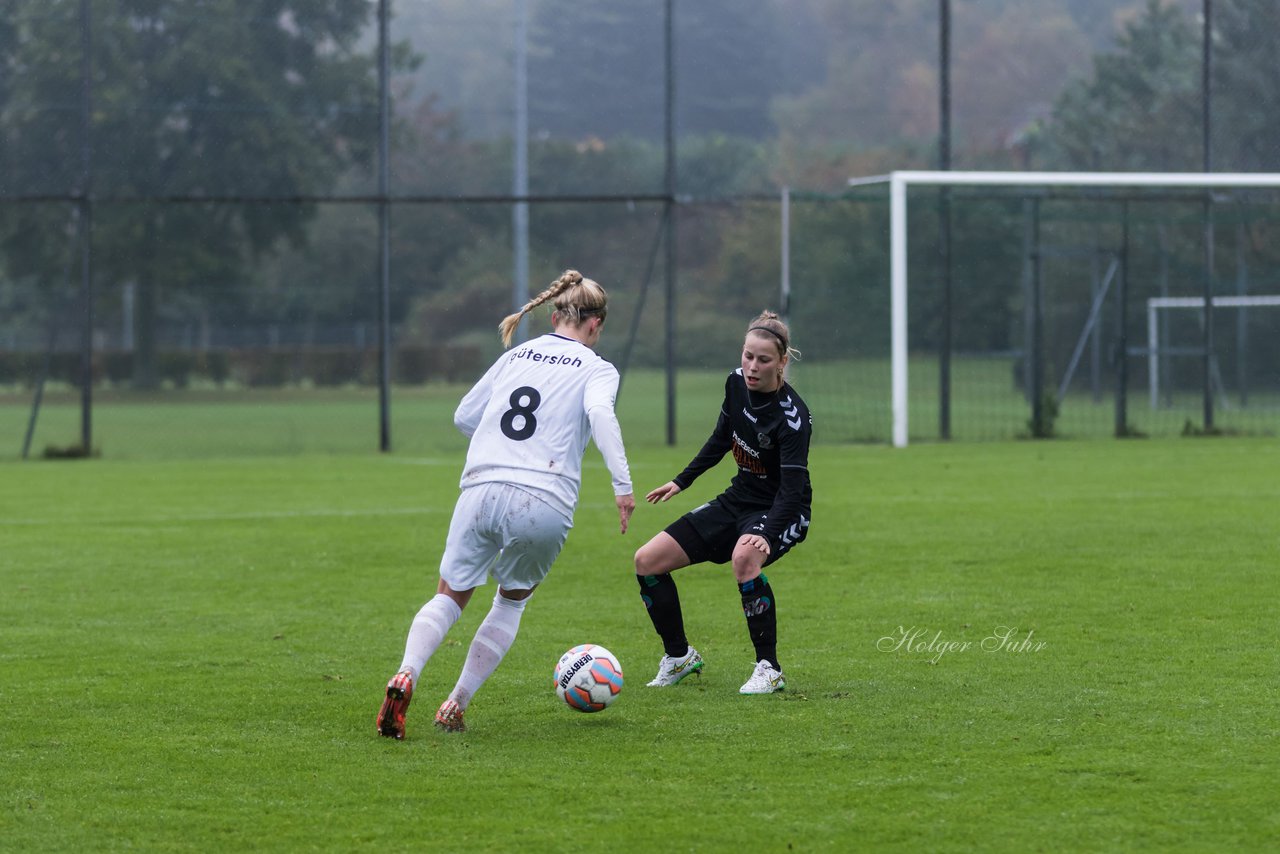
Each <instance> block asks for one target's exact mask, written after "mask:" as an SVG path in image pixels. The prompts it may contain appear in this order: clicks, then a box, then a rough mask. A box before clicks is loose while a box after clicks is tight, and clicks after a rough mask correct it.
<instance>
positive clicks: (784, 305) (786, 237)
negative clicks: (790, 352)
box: [778, 185, 791, 323]
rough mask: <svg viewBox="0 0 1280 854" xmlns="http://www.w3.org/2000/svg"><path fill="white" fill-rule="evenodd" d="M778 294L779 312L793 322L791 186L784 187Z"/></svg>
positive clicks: (785, 319) (785, 318)
mask: <svg viewBox="0 0 1280 854" xmlns="http://www.w3.org/2000/svg"><path fill="white" fill-rule="evenodd" d="M779 287H780V292H779V294H778V313H779V314H781V315H782V319H783V320H784V321H786V322H788V323H790V322H791V188H790V187H788V186H786V185H783V187H782V281H781V284H780V286H779Z"/></svg>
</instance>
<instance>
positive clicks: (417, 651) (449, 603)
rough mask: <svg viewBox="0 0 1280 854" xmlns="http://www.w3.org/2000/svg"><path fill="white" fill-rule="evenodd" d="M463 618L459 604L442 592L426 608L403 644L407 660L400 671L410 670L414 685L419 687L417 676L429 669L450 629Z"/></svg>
mask: <svg viewBox="0 0 1280 854" xmlns="http://www.w3.org/2000/svg"><path fill="white" fill-rule="evenodd" d="M460 616H462V609H461V608H459V607H458V603H457V602H455V601H453V600H452V599H450V598H449V597H448V596H446V595H444V594H443V593H437V594H436V595H435V596H434V597H433V598H432V599H431V600H430V601H428V602H427V604H425V605H423V606H422V608H421V609H420V610H419V611H418V614H417V616H415V617H414V618H413V625H411V626H409V637H408V639H407V640H406V641H405V643H404V661H403V662H401V664H400V670H401V671H404V670H408V671H409V673H410V674H411V675H412V676H413V684H414V685H417V684H418V674H420V673H421V672H422V668H423V667H425V666H426V664H427V659H429V658H430V657H431V656H432V655H433V654H434V653H435V651H436V650H437V649H439V648H440V643H441V641H443V640H444V636H445V635H446V634H448V632H449V629H450V628H451V627H452V626H453V624H454V623H456V622H457V621H458V617H460Z"/></svg>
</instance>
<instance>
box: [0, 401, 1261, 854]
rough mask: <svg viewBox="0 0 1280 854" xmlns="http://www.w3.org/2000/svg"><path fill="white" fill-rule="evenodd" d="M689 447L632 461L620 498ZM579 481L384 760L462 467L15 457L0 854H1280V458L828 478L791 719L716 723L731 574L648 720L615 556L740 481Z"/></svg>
mask: <svg viewBox="0 0 1280 854" xmlns="http://www.w3.org/2000/svg"><path fill="white" fill-rule="evenodd" d="M625 427H626V425H625V423H624V428H625ZM700 438H701V437H700V436H697V437H690V440H689V444H688V445H687V446H682V447H681V448H678V449H667V448H664V447H662V446H661V445H657V444H652V443H649V444H646V443H645V442H640V441H637V442H633V443H632V445H633V447H632V451H631V456H632V465H633V473H634V476H635V479H636V483H637V487H638V489H639V490H647V489H649V488H652V487H653V486H656V485H658V484H659V483H661V482H663V481H665V480H666V479H668V478H669V477H670V476H671V475H672V474H673V473H674V472H675V471H676V470H678V468H679V467H680V466H681V465H683V463H684V462H685V460H686V459H687V458H688V456H689V455H690V454H691V453H692V451H693V450H694V447H695V444H696V442H697V441H698V440H700ZM587 460H588V466H587V469H586V472H585V487H584V491H583V499H582V504H581V507H580V509H579V512H578V517H577V524H576V527H575V529H574V531H573V532H572V534H571V535H570V538H569V542H568V545H567V546H566V549H565V552H564V554H563V556H562V558H561V560H560V561H559V563H558V564H557V566H556V568H555V570H554V571H553V573H552V575H551V577H550V578H549V580H548V582H547V584H546V585H545V586H544V588H543V589H541V590H540V591H539V592H538V593H537V594H536V595H535V597H534V598H533V600H532V602H531V604H530V606H529V609H528V611H527V612H526V614H525V618H524V622H523V625H522V628H521V633H520V636H519V638H518V639H517V641H516V644H515V646H514V648H513V649H512V651H511V653H510V655H509V656H508V658H507V660H506V661H505V662H504V663H503V665H502V666H501V668H499V670H498V672H497V673H496V674H495V675H494V677H493V678H492V679H491V680H490V681H489V682H488V683H487V684H486V685H485V686H484V688H483V690H482V691H481V692H480V693H479V694H478V695H477V698H476V700H475V702H474V703H473V705H472V708H471V710H470V711H469V712H468V724H469V726H470V730H469V731H468V732H467V733H465V734H463V735H446V734H443V733H439V732H437V731H435V730H434V729H433V728H432V727H431V726H430V725H429V721H430V717H431V713H432V712H433V711H434V709H435V706H436V705H437V704H438V703H439V701H440V700H441V699H442V698H443V697H444V696H445V695H446V693H447V692H448V690H449V688H450V687H451V686H452V684H453V681H454V679H455V678H456V675H457V672H458V669H459V667H460V665H461V662H462V659H463V657H464V655H465V650H466V644H467V642H468V641H469V639H470V636H471V633H472V632H473V630H474V628H475V627H476V625H477V624H478V622H479V620H480V619H481V618H482V616H483V614H484V612H485V610H486V608H487V605H488V599H489V598H490V596H491V593H490V592H482V593H480V594H477V597H476V600H475V601H474V602H473V603H472V605H471V607H470V608H469V609H468V610H467V612H466V613H464V615H463V618H462V620H461V622H460V623H459V624H458V625H457V626H455V628H454V630H453V632H452V633H451V635H450V638H449V641H448V642H447V645H446V646H444V647H443V648H442V649H441V651H440V652H439V653H438V655H437V656H436V657H435V658H434V659H433V660H432V662H431V663H430V664H429V665H428V670H427V672H426V675H425V677H424V679H423V681H422V683H421V685H420V687H419V690H418V694H417V698H416V700H415V704H414V706H413V708H411V709H410V715H409V737H408V739H407V740H406V741H404V742H401V743H397V742H393V741H389V740H386V739H382V738H378V737H376V736H375V735H374V729H373V718H374V714H375V712H376V710H377V707H378V703H379V699H380V695H381V692H382V689H383V686H384V684H385V682H386V680H387V678H388V677H389V676H390V675H391V673H392V671H393V670H394V668H395V666H396V665H397V664H398V663H399V660H400V655H401V651H402V648H403V641H404V636H405V632H406V630H407V628H408V624H409V621H410V619H411V618H412V615H413V614H414V612H415V611H416V609H417V608H418V606H419V605H420V604H421V602H422V601H424V600H425V598H427V597H428V596H429V595H430V591H431V590H432V589H433V587H434V583H435V577H436V576H435V573H436V564H437V561H438V559H439V554H440V548H441V545H442V542H443V535H444V530H445V526H446V524H447V521H448V518H449V513H450V511H451V508H452V505H453V501H454V497H455V495H456V491H457V477H458V472H459V469H460V466H461V456H460V455H459V454H458V452H457V451H456V450H454V451H449V452H448V453H441V454H438V455H431V454H427V453H423V454H414V453H408V452H398V453H396V454H392V455H389V456H381V457H380V456H375V455H373V454H369V453H365V454H359V453H350V454H335V455H321V454H309V453H303V454H291V455H283V456H271V455H263V456H246V457H240V458H220V459H202V460H195V461H193V460H180V459H129V460H113V459H110V458H104V459H100V460H91V461H81V462H32V463H26V464H19V463H13V462H5V463H0V482H3V484H4V488H3V490H0V543H2V545H0V590H2V591H3V595H0V709H2V710H3V721H4V725H3V727H0V769H2V770H0V849H3V850H5V851H69V850H106V851H110V850H123V849H131V850H145V851H233V850H234V851H295V850H325V851H374V850H376V851H387V850H424V851H433V852H452V851H457V852H470V851H517V850H519V851H562V850H565V849H577V848H590V849H602V848H603V849H605V850H616V851H651V850H661V851H668V850H673V851H675V850H679V851H685V850H688V851H734V850H736V851H747V850H749V851H841V852H843V851H851V850H868V849H869V850H900V851H942V850H960V851H963V850H972V851H993V850H1010V851H1012V850H1018V851H1026V850H1043V851H1061V850H1143V849H1146V850H1155V851H1172V850H1186V851H1222V850H1264V849H1271V850H1274V848H1275V846H1276V845H1277V844H1280V807H1278V806H1277V800H1276V797H1275V791H1276V783H1277V780H1278V779H1280V778H1278V777H1277V772H1276V768H1277V767H1280V750H1278V749H1277V743H1276V738H1277V736H1276V733H1277V731H1280V708H1278V707H1277V704H1276V688H1275V685H1276V676H1277V673H1280V657H1278V655H1277V651H1276V644H1275V643H1274V639H1275V616H1276V590H1277V585H1276V578H1275V574H1276V568H1277V564H1276V555H1277V546H1280V514H1277V512H1276V508H1277V506H1280V480H1278V479H1277V477H1276V473H1277V471H1278V470H1280V469H1278V467H1277V452H1276V448H1275V444H1274V442H1273V441H1271V440H1265V439H1245V438H1214V439H1168V440H1147V441H1127V442H1120V441H1093V442H1068V441H1053V442H1038V443H1033V442H1014V443H1001V444H971V445H965V444H956V445H949V446H947V445H919V446H913V447H911V448H909V449H906V450H901V451H895V450H892V449H889V448H886V447H882V446H845V447H839V446H823V447H819V448H817V449H815V452H814V455H813V461H812V462H813V470H814V482H815V489H816V494H817V501H816V504H815V508H814V523H813V528H812V533H811V536H810V538H809V540H808V541H807V542H806V543H805V544H804V545H803V546H802V547H801V548H800V549H799V550H798V551H797V552H795V553H794V554H793V555H792V556H790V557H788V558H787V560H785V561H783V562H782V563H781V564H780V565H779V566H778V567H776V568H775V569H773V570H771V571H770V572H769V575H770V577H771V579H772V580H773V583H774V586H775V588H776V591H777V595H778V600H779V601H778V609H779V610H778V613H779V620H780V636H781V645H780V654H781V656H782V662H783V665H784V667H785V669H786V671H787V675H788V683H789V686H788V690H787V691H786V692H785V693H783V694H780V695H774V696H767V697H742V696H739V695H738V694H737V688H738V686H739V685H740V684H741V683H742V681H743V680H745V679H746V677H747V675H748V674H749V672H750V669H751V663H752V662H751V653H750V647H749V645H748V641H747V637H746V632H745V628H744V625H743V619H742V616H741V612H740V610H739V606H738V601H737V600H738V597H737V594H736V591H735V588H734V585H733V582H732V580H731V578H730V576H729V573H728V571H727V569H725V568H716V567H707V568H692V569H688V570H684V571H682V572H681V573H680V574H679V575H678V578H679V581H680V584H681V587H680V591H681V596H682V599H683V601H684V603H685V611H686V625H687V627H688V630H689V634H690V638H691V640H692V641H693V642H694V643H695V644H696V645H697V646H698V648H699V649H700V650H701V651H702V653H703V655H704V656H705V658H706V661H707V665H706V670H705V673H704V675H703V676H702V677H701V678H700V679H697V680H694V679H690V680H688V681H686V682H685V683H683V684H681V685H679V686H677V687H675V688H673V689H669V690H663V691H657V690H650V689H647V688H645V687H644V683H645V682H646V681H647V680H648V679H649V678H650V677H651V676H652V671H653V670H654V668H655V666H656V664H657V660H658V657H659V655H660V654H661V649H660V645H659V644H658V642H657V639H656V638H655V637H654V636H653V633H652V629H651V627H650V625H649V623H648V619H647V617H646V615H645V613H644V609H643V606H642V605H641V603H640V599H639V595H638V587H637V585H636V582H635V579H634V577H633V575H632V572H631V569H630V557H631V554H632V552H633V550H634V549H635V548H636V547H637V546H638V545H640V543H642V542H643V541H644V539H645V538H647V537H648V536H650V535H651V534H652V533H654V532H655V531H657V530H659V529H660V528H661V527H663V526H664V525H665V524H666V523H667V522H668V521H670V519H671V518H673V516H674V514H676V513H677V512H682V511H683V510H685V509H688V508H689V507H692V506H694V503H695V502H697V501H700V500H702V499H704V498H706V497H709V496H710V495H712V494H714V492H715V491H716V490H717V489H718V488H719V487H720V486H722V485H723V483H724V481H725V479H726V478H727V472H726V470H725V468H724V467H723V466H722V467H721V468H720V469H717V470H716V471H714V472H712V473H710V474H708V475H707V476H706V477H704V478H703V479H702V481H700V482H699V483H698V484H695V487H694V488H693V489H691V490H690V491H689V492H688V493H686V494H684V495H682V496H680V497H678V498H677V499H676V500H674V501H673V502H671V503H670V504H667V505H664V506H662V507H660V508H652V507H649V506H648V505H643V506H642V507H641V508H639V509H638V510H637V513H636V515H635V518H634V521H633V530H632V531H631V532H630V533H628V534H627V535H626V536H619V535H618V533H617V531H616V517H615V513H614V510H613V507H612V502H611V500H610V496H609V493H608V485H607V481H608V477H607V473H606V472H605V471H604V469H603V466H602V465H601V464H600V463H599V459H598V455H596V453H595V451H594V450H592V451H589V452H588V458H587ZM489 589H490V591H491V589H492V588H489ZM1001 637H1004V640H1003V641H1002V640H1000V639H999V638H1001ZM992 638H996V640H992ZM583 642H596V643H602V644H604V645H606V646H608V647H609V648H610V649H611V650H612V651H613V652H614V653H615V654H617V655H618V657H619V658H620V659H621V661H622V663H623V666H624V668H625V672H626V680H627V684H626V687H625V688H624V690H623V692H622V694H621V695H620V697H619V699H618V702H617V703H615V704H614V706H613V707H611V708H610V709H608V710H606V711H605V712H602V713H600V714H596V715H582V714H579V713H575V712H572V711H570V710H568V709H567V708H564V707H561V706H558V705H557V703H556V701H555V697H554V692H553V690H552V686H551V670H552V667H553V666H554V664H555V662H556V659H557V658H558V657H559V655H560V654H561V653H562V652H563V651H564V650H565V649H567V648H568V647H570V646H572V645H574V644H577V643H583ZM1000 647H1003V648H1000Z"/></svg>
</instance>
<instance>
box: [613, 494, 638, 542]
mask: <svg viewBox="0 0 1280 854" xmlns="http://www.w3.org/2000/svg"><path fill="white" fill-rule="evenodd" d="M613 501H614V503H615V504H617V505H618V521H619V522H621V523H622V533H624V534H625V533H626V532H627V523H628V522H630V521H631V514H632V513H634V512H636V499H635V497H634V496H632V495H631V494H630V493H628V494H626V495H617V496H614V499H613Z"/></svg>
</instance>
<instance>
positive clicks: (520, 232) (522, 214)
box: [511, 0, 529, 342]
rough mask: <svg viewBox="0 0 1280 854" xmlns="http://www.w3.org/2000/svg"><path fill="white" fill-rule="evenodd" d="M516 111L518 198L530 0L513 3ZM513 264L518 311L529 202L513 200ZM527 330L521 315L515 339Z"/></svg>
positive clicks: (525, 187)
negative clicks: (514, 9) (514, 19)
mask: <svg viewBox="0 0 1280 854" xmlns="http://www.w3.org/2000/svg"><path fill="white" fill-rule="evenodd" d="M515 47H516V61H515V66H516V68H515V72H516V74H515V77H516V84H515V89H516V91H515V99H516V103H515V113H516V126H515V131H514V133H513V135H512V143H513V145H514V152H513V156H514V159H515V162H514V163H513V164H512V165H513V169H512V182H511V194H512V195H513V196H516V197H517V198H527V197H528V195H529V0H517V2H516V45H515ZM511 230H512V232H513V240H514V243H515V246H514V247H513V248H514V250H515V251H514V253H513V254H514V256H515V257H514V263H515V269H514V271H513V273H514V275H513V276H512V282H511V306H512V308H511V310H512V311H519V310H520V309H521V308H522V307H523V306H524V304H525V302H526V301H527V300H528V299H529V203H528V202H527V201H520V202H516V203H515V205H513V206H512V209H511ZM528 333H529V319H528V318H527V317H522V318H520V323H519V325H518V326H517V327H516V339H515V340H516V341H517V342H520V341H524V340H525V338H526V337H527V336H528Z"/></svg>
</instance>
